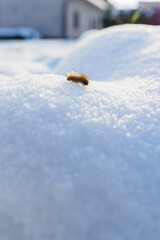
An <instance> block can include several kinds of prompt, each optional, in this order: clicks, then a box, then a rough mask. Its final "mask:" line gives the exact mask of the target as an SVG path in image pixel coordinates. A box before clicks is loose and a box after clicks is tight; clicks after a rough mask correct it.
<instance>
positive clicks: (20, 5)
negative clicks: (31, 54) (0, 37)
mask: <svg viewBox="0 0 160 240" xmlns="http://www.w3.org/2000/svg"><path fill="white" fill-rule="evenodd" d="M63 2H64V0H0V27H19V26H26V27H34V28H36V29H37V30H38V31H39V32H40V33H41V34H42V35H44V36H47V37H62V35H63V33H62V31H63V29H62V5H63Z"/></svg>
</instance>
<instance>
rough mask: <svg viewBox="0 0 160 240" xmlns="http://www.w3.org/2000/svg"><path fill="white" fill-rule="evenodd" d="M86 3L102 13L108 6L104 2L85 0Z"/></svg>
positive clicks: (102, 0)
mask: <svg viewBox="0 0 160 240" xmlns="http://www.w3.org/2000/svg"><path fill="white" fill-rule="evenodd" d="M86 2H89V3H91V4H92V5H94V6H95V7H97V8H99V9H101V10H102V11H104V10H106V9H107V6H108V4H107V3H106V2H105V1H104V0H86Z"/></svg>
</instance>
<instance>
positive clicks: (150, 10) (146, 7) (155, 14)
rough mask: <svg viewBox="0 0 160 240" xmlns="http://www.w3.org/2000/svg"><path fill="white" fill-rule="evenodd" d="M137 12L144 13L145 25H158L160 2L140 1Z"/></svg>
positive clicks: (159, 22) (159, 21) (159, 20)
mask: <svg viewBox="0 0 160 240" xmlns="http://www.w3.org/2000/svg"><path fill="white" fill-rule="evenodd" d="M139 11H140V13H144V15H145V16H146V18H147V23H148V24H151V25H160V2H159V1H153V2H152V1H140V2H139Z"/></svg>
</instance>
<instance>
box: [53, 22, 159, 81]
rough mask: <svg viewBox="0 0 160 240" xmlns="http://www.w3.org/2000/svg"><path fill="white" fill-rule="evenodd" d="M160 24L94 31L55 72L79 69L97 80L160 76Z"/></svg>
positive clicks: (60, 72) (61, 72)
mask: <svg viewBox="0 0 160 240" xmlns="http://www.w3.org/2000/svg"><path fill="white" fill-rule="evenodd" d="M159 39H160V27H156V26H155V27H153V26H145V25H135V26H134V25H133V26H131V25H124V26H122V27H120V28H116V27H111V28H110V29H104V30H101V31H99V33H96V32H95V34H93V33H92V34H91V37H89V36H87V37H86V38H84V39H83V40H82V41H80V42H79V44H77V45H76V46H75V48H74V50H73V51H72V52H71V53H70V54H69V55H68V56H67V57H65V58H64V59H62V61H61V62H60V63H59V64H58V65H57V66H56V68H55V70H54V72H55V73H57V74H63V75H64V74H66V72H70V71H75V72H82V71H83V73H84V74H86V75H89V76H90V77H91V79H95V80H96V81H97V80H98V81H104V80H105V81H115V80H119V79H123V78H126V77H128V76H129V77H135V76H141V77H148V76H152V77H155V78H157V76H158V77H159V75H160V68H159V66H160V44H159Z"/></svg>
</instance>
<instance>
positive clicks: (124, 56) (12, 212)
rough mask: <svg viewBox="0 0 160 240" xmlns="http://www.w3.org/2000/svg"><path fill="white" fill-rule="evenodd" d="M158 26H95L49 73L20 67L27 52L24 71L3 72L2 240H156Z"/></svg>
mask: <svg viewBox="0 0 160 240" xmlns="http://www.w3.org/2000/svg"><path fill="white" fill-rule="evenodd" d="M159 29H160V28H158V27H157V28H156V27H143V26H140V27H139V28H138V27H137V30H136V29H135V27H134V26H122V27H120V26H119V27H115V28H111V29H107V30H102V31H98V32H95V34H94V35H91V36H87V37H86V38H85V37H84V38H83V39H82V40H81V41H82V42H81V41H78V43H77V46H74V49H73V52H71V53H70V54H69V55H68V56H64V59H62V60H60V59H59V63H58V62H57V65H56V66H55V65H52V66H51V65H50V67H49V68H48V69H49V70H48V71H49V74H29V73H31V72H29V70H27V75H24V74H26V72H25V69H26V68H25V66H26V67H27V66H28V62H27V60H26V65H25V58H24V59H23V62H24V73H23V71H22V73H23V75H17V76H13V71H12V72H10V68H9V71H8V74H7V70H5V71H6V72H5V74H3V75H1V77H0V193H1V194H0V239H5V240H12V239H14V240H22V239H26V240H28V239H30V240H44V239H45V240H53V239H55V240H94V239H95V240H97V239H98V240H122V239H123V240H141V239H144V240H151V239H152V240H159V237H160V207H159V202H160V188H159V183H160V161H159V159H160V137H159V136H160V80H159V76H160V74H159V73H160V71H159V63H160V58H159V50H160V47H159V36H160V34H159V32H160V30H159ZM132 38H133V41H132ZM106 39H108V43H107V44H106ZM118 39H119V41H118ZM138 39H139V40H138ZM96 43H97V44H98V43H99V44H100V43H101V44H100V45H97V48H95V46H96ZM72 44H73V43H72ZM62 45H63V44H62ZM65 45H66V43H64V45H63V47H64V49H65ZM73 45H74V44H73ZM6 46H7V45H6ZM12 47H13V49H14V50H15V47H16V46H15V47H14V44H13V45H12ZM92 47H93V49H92ZM110 47H111V49H110ZM0 48H1V49H2V45H1V44H0ZM27 48H28V44H26V45H24V46H23V48H22V49H21V51H22V52H27ZM37 48H38V42H37ZM69 48H70V47H69ZM69 48H68V51H70V49H69ZM57 49H58V48H57ZM1 51H2V50H1ZM34 51H35V47H33V52H34ZM36 51H37V50H36ZM40 51H42V49H41V50H40ZM43 51H44V52H41V57H42V56H43V55H44V56H45V57H46V59H49V58H50V56H51V58H52V57H53V59H54V53H52V51H51V48H50V47H49V46H48V48H47V45H46V52H45V48H44V49H43ZM92 51H93V55H94V58H93V55H92V56H90V53H91V52H92ZM34 54H35V55H34V59H36V52H34ZM51 54H53V55H51ZM55 54H56V49H55ZM64 54H65V55H66V53H65V52H64ZM78 54H81V57H80V58H77V56H78ZM37 56H38V57H39V53H38V51H37ZM135 56H136V57H135ZM62 57H63V54H62V55H61V58H62ZM73 57H74V59H73ZM55 58H56V56H55ZM58 58H59V56H58ZM29 59H32V61H33V66H34V60H33V57H31V52H29ZM1 61H2V62H3V63H4V61H3V60H2V59H1ZM5 61H6V62H7V56H6V60H5ZM8 61H11V59H10V60H8ZM17 61H19V60H18V59H17ZM47 61H48V60H47ZM11 62H12V61H11ZM13 62H14V64H15V63H16V59H14V61H13ZM29 62H30V61H29ZM149 62H150V64H149ZM65 63H66V65H65ZM41 64H42V65H43V66H44V68H45V67H46V66H47V65H46V62H45V61H42V62H41ZM90 64H93V65H92V67H90V66H91V65H90ZM96 65H97V68H96V69H95V66H96ZM149 66H150V67H149ZM54 67H55V68H54ZM63 68H64V69H63ZM38 69H39V68H38ZM68 70H73V71H79V72H82V73H86V74H87V75H88V76H89V77H91V83H90V85H89V86H81V85H76V84H73V83H71V82H67V80H66V76H65V74H66V71H68ZM51 71H52V72H56V71H57V73H58V71H59V72H60V73H61V74H62V75H55V74H51ZM17 73H18V74H19V73H20V72H17ZM34 73H35V71H34ZM38 73H39V71H38ZM9 75H11V76H9Z"/></svg>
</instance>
